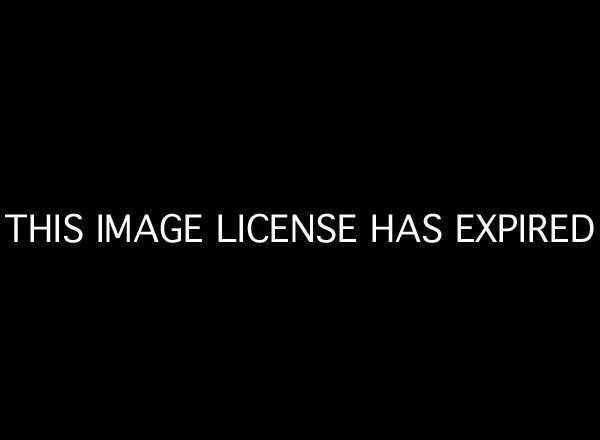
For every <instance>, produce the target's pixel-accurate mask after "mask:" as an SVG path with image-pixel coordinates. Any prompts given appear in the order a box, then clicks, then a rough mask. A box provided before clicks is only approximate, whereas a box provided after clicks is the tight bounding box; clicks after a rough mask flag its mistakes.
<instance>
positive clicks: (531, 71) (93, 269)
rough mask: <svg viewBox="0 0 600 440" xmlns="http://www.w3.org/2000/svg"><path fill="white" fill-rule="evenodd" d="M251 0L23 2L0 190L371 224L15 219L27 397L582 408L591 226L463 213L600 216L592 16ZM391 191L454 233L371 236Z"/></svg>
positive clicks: (245, 405)
mask: <svg viewBox="0 0 600 440" xmlns="http://www.w3.org/2000/svg"><path fill="white" fill-rule="evenodd" d="M52 12H57V11H52ZM153 12H157V11H153ZM163 12H164V11H163ZM247 12H248V14H247V13H246V12H240V11H239V10H237V9H236V11H233V10H232V11H228V12H227V13H225V14H224V15H223V14H221V15H216V14H215V13H214V12H212V11H211V12H207V11H204V12H195V13H193V14H190V15H188V14H186V13H184V12H183V11H180V12H177V13H175V15H173V16H171V15H170V14H169V15H167V14H166V13H165V15H164V16H163V14H162V12H161V14H159V15H160V18H156V16H155V15H152V17H150V16H147V15H146V13H145V12H144V13H141V12H140V11H137V12H136V13H133V14H127V15H126V14H125V13H124V12H122V13H119V14H114V16H112V15H111V16H110V17H107V18H102V19H100V18H99V17H100V15H97V14H100V12H97V13H96V12H95V13H94V14H92V15H85V19H83V18H82V16H78V18H77V19H75V18H74V19H66V22H65V23H63V22H62V21H57V20H50V19H48V16H46V17H45V16H44V14H43V13H41V14H40V16H36V17H35V19H34V18H33V15H36V14H34V13H33V12H32V11H30V12H28V14H26V15H25V16H23V17H24V19H25V20H24V21H19V23H18V24H16V25H15V26H14V29H10V30H8V31H7V39H6V44H5V52H4V55H3V66H4V67H3V70H4V72H3V73H4V74H5V79H4V80H3V85H4V87H3V96H4V99H3V110H4V111H3V124H2V125H3V133H4V136H3V137H4V142H3V156H4V158H3V160H2V173H1V176H2V177H1V179H2V201H1V202H2V205H1V206H2V213H3V214H4V213H5V212H31V213H42V212H43V213H67V212H79V213H83V214H86V215H87V216H89V215H92V214H94V213H96V212H105V211H107V210H110V211H113V212H124V211H131V212H151V213H153V214H155V215H158V214H160V213H163V212H169V211H175V212H179V213H186V212H190V213H202V214H204V215H205V216H206V217H208V218H210V217H211V216H214V215H215V214H216V213H217V212H222V211H229V212H237V211H239V210H243V211H246V212H252V211H256V212H288V213H292V212H294V213H319V212H325V211H328V212H334V213H335V212H356V213H359V215H361V243H360V244H359V245H348V246H342V245H338V246H331V247H326V248H323V247H321V248H317V247H291V246H285V245H283V246H275V245H273V246H268V247H262V248H252V247H244V248H234V249H232V248H227V249H225V248H218V247H216V246H214V245H210V244H207V245H206V246H199V247H175V248H164V247H158V248H154V247H152V246H138V247H129V248H128V247H126V246H124V247H117V248H115V247H111V248H102V247H98V246H95V245H94V244H93V243H88V244H83V245H81V246H76V247H63V246H54V247H53V246H39V247H35V248H31V247H27V246H23V247H20V246H10V245H9V243H8V242H7V240H4V242H3V245H2V254H3V257H5V258H3V263H2V264H3V270H2V273H3V278H4V282H3V284H4V285H5V286H6V287H5V288H3V289H2V291H3V295H2V301H3V303H4V304H3V307H2V311H3V314H4V315H5V319H3V324H4V327H5V331H4V338H3V339H4V341H5V347H6V348H5V355H6V356H5V358H6V362H5V365H7V366H8V367H9V370H10V373H9V374H8V375H7V376H6V382H7V384H8V385H9V386H10V388H11V389H13V388H14V389H15V393H14V394H11V396H14V397H11V404H10V408H11V412H12V413H13V414H15V415H20V416H23V414H31V410H32V409H34V408H35V409H38V410H40V411H39V412H40V413H41V414H45V415H46V417H47V418H45V419H44V420H47V421H46V422H44V423H49V424H52V425H57V426H63V423H67V424H71V423H73V420H74V419H77V420H78V421H83V422H88V423H86V425H87V426H88V427H89V426H99V427H107V426H109V425H112V422H113V421H123V420H128V421H131V420H133V421H134V425H136V426H138V427H148V426H150V427H152V428H153V429H158V426H157V425H160V426H163V427H165V428H166V429H167V430H168V431H171V430H174V429H176V428H180V427H181V426H183V425H184V424H183V422H184V421H191V422H192V423H193V424H201V426H198V427H200V428H202V427H203V426H204V425H203V423H205V420H207V419H208V420H210V421H212V422H213V423H214V422H216V423H217V424H218V425H219V426H221V427H222V429H225V430H230V429H239V428H242V429H251V428H255V427H256V428H261V429H266V428H269V429H273V428H274V427H275V426H276V425H278V424H279V423H281V422H283V423H282V424H283V426H284V427H285V428H286V429H287V430H286V431H282V432H288V431H290V430H291V431H295V430H298V429H306V430H308V432H314V431H313V430H312V429H313V428H312V427H313V426H315V422H317V423H318V422H323V421H328V422H330V423H329V426H330V428H329V429H331V430H332V431H331V432H337V430H340V429H344V428H350V429H357V430H358V429H359V428H363V429H365V430H366V431H365V432H372V431H373V430H375V429H383V428H384V427H386V426H387V425H388V424H389V423H391V424H392V426H395V427H396V428H399V427H400V428H401V427H403V426H407V427H408V425H404V424H403V423H405V422H401V421H402V420H407V419H408V420H410V421H412V422H413V423H416V424H418V425H420V426H421V427H422V428H423V429H426V430H431V429H440V428H441V429H455V428H460V429H465V428H467V427H469V428H471V429H473V428H474V427H475V425H477V424H478V423H481V422H483V425H484V426H485V427H486V428H487V429H488V430H490V429H491V430H497V429H507V430H509V432H512V431H510V430H511V429H512V428H511V427H512V426H514V423H515V422H522V421H525V420H528V421H532V420H533V421H534V423H532V424H531V426H532V428H533V429H540V427H548V426H551V427H553V428H556V429H557V428H558V426H557V425H559V424H560V425H561V426H563V427H566V428H568V429H573V424H572V423H573V419H572V418H571V416H572V415H573V414H576V415H577V417H578V418H579V420H580V421H581V420H583V419H584V418H585V417H586V414H588V411H589V409H586V408H587V405H586V403H585V402H586V396H589V395H590V394H591V393H592V390H593V389H595V388H594V385H593V381H592V375H591V372H592V371H593V369H594V366H595V365H596V364H595V363H594V362H592V359H593V356H592V355H593V348H594V347H593V341H594V339H595V338H596V336H597V327H598V326H597V322H596V320H595V314H596V310H597V304H596V301H595V299H594V297H593V295H594V293H595V290H597V289H596V287H595V284H594V283H593V281H595V279H594V269H595V266H596V262H597V253H596V247H597V238H595V239H594V242H593V243H590V244H587V245H560V244H559V245H552V246H544V245H541V246H522V245H521V246H518V245H515V244H508V245H506V246H486V245H482V246H460V245H458V244H456V243H455V242H454V241H455V240H454V238H455V236H454V225H453V218H454V216H455V215H456V214H457V213H460V212H477V213H487V214H490V213H512V214H518V213H530V212H531V213H545V214H549V213H585V214H588V215H592V216H593V217H594V218H595V220H596V221H597V212H598V211H597V208H596V207H595V205H596V203H595V200H596V199H595V195H594V193H593V188H594V187H595V186H596V184H595V180H596V179H595V178H594V177H595V174H594V161H593V159H592V154H593V152H592V147H593V146H594V145H596V144H597V135H596V133H595V130H594V128H595V121H596V118H597V108H596V107H595V102H596V101H597V85H596V84H595V82H594V81H593V78H595V77H597V69H596V68H595V66H594V65H593V54H594V52H593V49H594V47H593V46H592V44H591V43H592V40H591V39H589V38H590V36H589V35H588V33H591V32H592V29H591V28H589V27H588V26H587V25H586V24H585V23H584V22H583V21H582V19H581V18H580V17H575V18H569V17H567V16H566V15H565V16H563V17H561V19H560V20H559V21H556V19H553V20H550V19H549V18H543V17H542V16H541V15H540V14H539V13H536V14H532V15H527V17H526V18H524V17H525V13H524V11H521V13H520V14H516V15H514V16H513V15H510V14H509V16H506V15H504V14H500V11H496V12H494V13H487V12H483V11H481V13H480V15H477V13H476V12H475V11H469V14H466V11H445V12H441V11H427V12H425V13H420V14H416V13H414V12H412V11H404V12H397V11H395V12H393V13H392V12H385V11H380V12H376V13H374V14H371V13H369V14H367V13H366V11H353V12H354V14H351V15H347V14H346V13H344V14H338V13H332V14H328V15H327V17H326V18H325V14H324V11H321V13H319V14H308V16H307V15H306V14H303V13H301V11H295V12H293V13H284V12H283V11H281V12H280V13H276V12H275V11H272V10H270V11H269V13H268V14H267V13H266V12H265V11H262V12H261V11H255V10H253V11H247ZM305 12H306V11H305ZM338 12H339V11H338ZM446 12H448V13H449V12H453V13H454V15H446ZM538 12H539V11H538ZM69 13H70V14H73V13H74V12H73V11H70V12H69ZM250 13H253V14H251V15H249V14H250ZM75 14H76V13H75ZM278 14H280V15H278ZM470 14H474V15H470ZM184 16H185V18H184ZM69 17H70V15H69ZM102 17H104V15H102ZM257 17H259V18H260V19H259V18H257ZM517 17H518V18H517ZM63 18H65V16H64V15H63ZM375 212H376V213H380V214H387V213H395V214H405V213H413V214H423V213H428V212H438V213H440V214H441V215H443V217H444V219H445V220H446V221H447V225H448V227H447V228H445V229H444V233H445V238H444V241H443V243H441V244H440V245H438V246H420V247H417V246H413V245H411V244H410V243H407V244H406V245H401V246H394V247H377V248H376V247H374V246H371V245H369V244H368V238H369V234H368V229H367V228H366V225H368V223H364V221H365V220H368V218H369V215H370V214H371V213H375ZM363 229H366V232H365V231H363ZM3 233H5V231H3ZM4 237H6V235H4ZM54 411H56V412H58V413H61V414H63V416H62V417H54V416H52V414H53V412H54ZM36 413H38V412H36ZM40 417H41V416H40ZM173 417H174V418H173ZM40 420H41V419H40ZM92 423H93V424H92ZM578 425H579V423H578ZM48 426H50V425H48ZM133 429H139V428H135V427H134V428H133Z"/></svg>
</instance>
